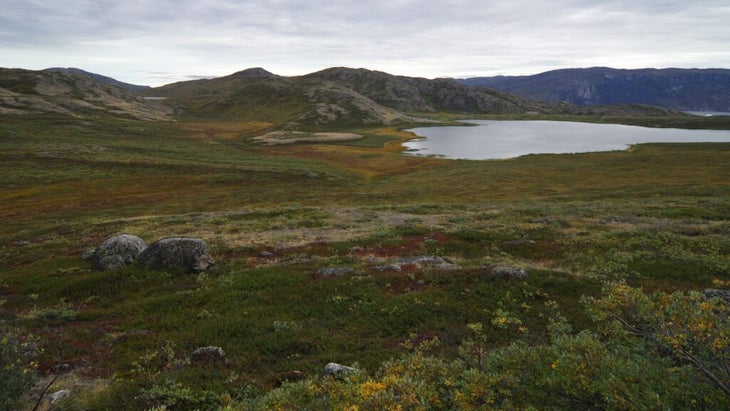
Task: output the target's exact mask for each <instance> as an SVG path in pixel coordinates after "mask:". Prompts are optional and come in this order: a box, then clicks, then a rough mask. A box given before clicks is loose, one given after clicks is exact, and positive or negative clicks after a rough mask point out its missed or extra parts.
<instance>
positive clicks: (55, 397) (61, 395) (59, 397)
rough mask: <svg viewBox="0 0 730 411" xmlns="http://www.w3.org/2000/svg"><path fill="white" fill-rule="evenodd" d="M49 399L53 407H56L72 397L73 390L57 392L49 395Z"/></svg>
mask: <svg viewBox="0 0 730 411" xmlns="http://www.w3.org/2000/svg"><path fill="white" fill-rule="evenodd" d="M48 397H49V398H50V400H51V407H55V406H56V405H58V403H59V402H60V401H63V400H65V399H66V398H69V397H71V390H60V391H56V392H54V393H53V394H49V395H48Z"/></svg>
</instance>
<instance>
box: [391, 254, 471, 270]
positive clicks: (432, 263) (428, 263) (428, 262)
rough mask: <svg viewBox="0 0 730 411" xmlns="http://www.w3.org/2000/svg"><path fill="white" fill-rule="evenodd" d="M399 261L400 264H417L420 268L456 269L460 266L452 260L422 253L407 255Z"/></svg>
mask: <svg viewBox="0 0 730 411" xmlns="http://www.w3.org/2000/svg"><path fill="white" fill-rule="evenodd" d="M398 263H399V264H400V265H415V266H416V267H418V268H421V269H425V268H432V269H437V270H456V269H458V268H459V266H458V265H456V264H454V263H452V262H451V261H449V260H447V259H445V258H443V257H439V256H435V255H421V256H416V257H405V258H401V259H400V260H399V261H398Z"/></svg>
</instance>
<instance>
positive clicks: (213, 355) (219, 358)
mask: <svg viewBox="0 0 730 411" xmlns="http://www.w3.org/2000/svg"><path fill="white" fill-rule="evenodd" d="M190 365H192V366H195V367H200V366H209V365H228V357H226V353H225V352H224V351H223V348H221V347H215V346H208V347H200V348H196V349H195V350H194V351H193V352H192V354H190Z"/></svg>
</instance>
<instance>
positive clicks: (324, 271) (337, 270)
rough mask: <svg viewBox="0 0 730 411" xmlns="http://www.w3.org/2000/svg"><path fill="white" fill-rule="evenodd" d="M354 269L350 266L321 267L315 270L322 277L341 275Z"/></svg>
mask: <svg viewBox="0 0 730 411" xmlns="http://www.w3.org/2000/svg"><path fill="white" fill-rule="evenodd" d="M353 271H355V270H354V269H352V268H350V267H322V268H320V269H319V270H317V274H318V275H321V276H324V277H333V276H338V275H343V274H347V273H351V272H353Z"/></svg>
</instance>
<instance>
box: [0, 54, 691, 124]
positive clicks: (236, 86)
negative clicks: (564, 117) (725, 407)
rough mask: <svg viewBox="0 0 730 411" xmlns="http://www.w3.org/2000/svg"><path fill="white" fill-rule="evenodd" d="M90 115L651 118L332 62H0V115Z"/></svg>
mask: <svg viewBox="0 0 730 411" xmlns="http://www.w3.org/2000/svg"><path fill="white" fill-rule="evenodd" d="M46 112H52V113H63V114H68V115H72V116H76V117H84V116H86V115H87V114H90V113H94V112H105V113H107V114H111V115H119V116H126V117H133V118H138V119H144V120H156V121H161V120H172V119H175V118H177V119H186V118H187V119H194V120H206V119H212V120H216V121H218V120H224V121H259V122H268V123H270V124H271V127H272V128H277V129H278V128H285V129H297V128H307V127H321V126H327V127H330V128H331V127H351V126H356V127H358V126H366V125H388V124H398V123H400V124H402V123H411V122H423V121H431V120H425V119H424V118H423V116H424V115H425V114H427V113H436V112H445V113H455V114H460V115H463V116H465V117H466V116H470V115H476V114H517V115H524V114H592V115H622V116H625V115H629V116H631V115H652V116H665V115H677V114H679V113H676V112H672V111H671V110H667V109H662V108H658V107H650V106H616V107H590V108H580V107H577V106H574V105H570V104H566V103H551V102H544V101H539V100H535V99H528V98H523V97H519V96H516V95H514V94H509V93H505V92H502V91H497V90H494V89H488V88H483V87H470V86H467V85H465V84H462V83H460V82H459V81H456V80H454V79H444V78H442V79H433V80H430V79H425V78H417V77H406V76H396V75H391V74H388V73H384V72H380V71H373V70H367V69H352V68H346V67H334V68H328V69H325V70H321V71H318V72H315V73H311V74H307V75H304V76H294V77H284V76H279V75H276V74H273V73H270V72H268V71H266V70H264V69H263V68H259V67H256V68H250V69H246V70H242V71H239V72H236V73H233V74H231V75H228V76H224V77H218V78H212V79H201V80H191V81H182V82H177V83H173V84H168V85H165V86H162V87H157V88H148V87H144V86H136V85H131V84H128V83H122V82H119V81H117V80H114V79H112V78H109V77H106V76H102V75H99V74H94V73H89V72H85V71H83V70H80V69H72V68H71V69H68V68H53V69H46V70H40V71H31V70H23V69H3V68H0V114H29V113H46Z"/></svg>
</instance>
